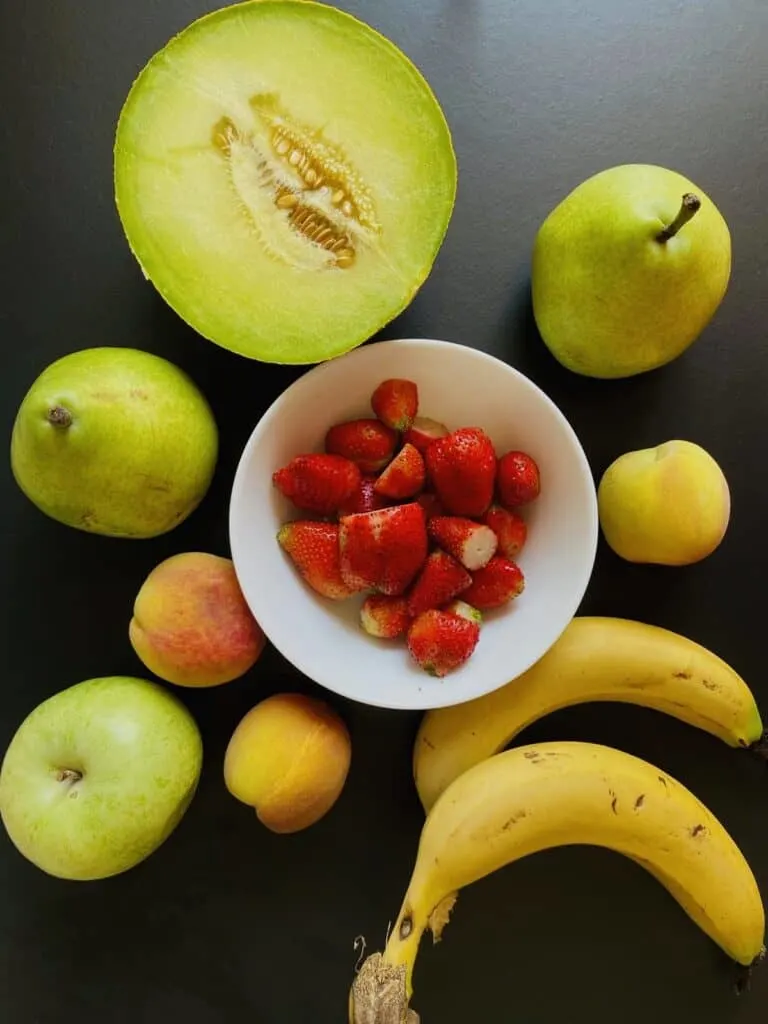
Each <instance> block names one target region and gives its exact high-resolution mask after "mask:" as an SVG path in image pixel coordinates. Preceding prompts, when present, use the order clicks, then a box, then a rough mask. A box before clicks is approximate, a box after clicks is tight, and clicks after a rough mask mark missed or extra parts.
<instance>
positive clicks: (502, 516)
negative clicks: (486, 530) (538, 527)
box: [483, 505, 528, 559]
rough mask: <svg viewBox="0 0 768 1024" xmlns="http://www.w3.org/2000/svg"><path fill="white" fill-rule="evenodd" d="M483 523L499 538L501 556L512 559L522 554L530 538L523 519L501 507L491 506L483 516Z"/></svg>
mask: <svg viewBox="0 0 768 1024" xmlns="http://www.w3.org/2000/svg"><path fill="white" fill-rule="evenodd" d="M483 522H484V523H485V524H486V526H490V528H491V529H492V530H493V532H494V533H495V534H496V536H497V537H498V538H499V553H500V554H502V555H504V557H505V558H511V559H514V558H515V557H516V556H517V555H519V554H520V552H521V551H522V550H523V547H524V546H525V541H526V538H527V536H528V527H527V526H526V524H525V520H524V519H523V518H521V517H520V516H519V515H518V514H517V513H516V512H510V511H509V509H506V508H502V507H501V505H491V507H490V508H489V509H488V511H487V512H486V513H485V515H484V516H483Z"/></svg>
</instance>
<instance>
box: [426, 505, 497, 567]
mask: <svg viewBox="0 0 768 1024" xmlns="http://www.w3.org/2000/svg"><path fill="white" fill-rule="evenodd" d="M427 529H428V531H429V535H430V537H431V538H432V540H434V541H435V542H436V543H437V544H439V545H440V547H441V548H442V549H443V551H447V552H448V554H450V555H453V557H454V558H456V559H457V560H458V561H459V562H461V564H462V565H463V566H464V568H465V569H469V570H470V572H474V571H475V569H482V568H483V566H484V565H488V563H489V562H490V560H491V559H492V558H493V556H494V555H495V554H496V547H497V545H498V540H497V538H496V534H495V533H494V532H493V530H492V529H491V528H490V527H489V526H485V525H483V524H482V523H475V522H473V521H472V520H471V519H465V518H464V516H435V517H434V518H432V519H430V520H429V522H428V524H427Z"/></svg>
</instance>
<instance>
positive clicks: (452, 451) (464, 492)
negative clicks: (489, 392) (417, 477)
mask: <svg viewBox="0 0 768 1024" xmlns="http://www.w3.org/2000/svg"><path fill="white" fill-rule="evenodd" d="M425 460H426V464H427V473H428V475H429V479H430V480H431V482H432V485H433V487H434V489H435V490H436V491H437V496H438V497H439V498H440V500H441V501H442V503H443V505H444V506H445V508H446V510H447V511H448V512H450V513H452V514H453V515H455V516H469V517H478V516H482V515H483V513H484V512H485V511H486V509H487V508H488V506H489V505H490V504H491V499H492V498H493V485H494V481H495V478H496V453H495V452H494V450H493V444H492V443H491V439H490V438H489V437H488V435H487V434H486V433H485V432H484V431H483V430H480V428H479V427H462V428H461V429H459V430H454V432H453V433H452V434H448V435H447V436H446V437H440V438H438V439H437V440H436V441H433V442H432V443H431V444H430V445H429V447H428V448H427V450H426V454H425Z"/></svg>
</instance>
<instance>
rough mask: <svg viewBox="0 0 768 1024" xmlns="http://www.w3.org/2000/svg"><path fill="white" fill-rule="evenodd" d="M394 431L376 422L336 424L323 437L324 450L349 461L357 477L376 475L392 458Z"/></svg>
mask: <svg viewBox="0 0 768 1024" xmlns="http://www.w3.org/2000/svg"><path fill="white" fill-rule="evenodd" d="M396 444H397V431H396V430H392V429H391V428H390V427H387V426H385V425H384V424H383V423H381V422H380V421H379V420H374V419H362V420H349V421H348V422H347V423H337V424H336V426H334V427H331V429H330V430H329V431H328V433H327V434H326V435H325V450H326V451H327V452H330V453H331V454H333V455H342V456H343V457H344V458H345V459H350V460H351V461H352V462H354V463H355V465H356V466H357V467H358V468H359V469H360V472H361V473H379V472H380V471H381V470H382V469H383V468H384V467H385V466H386V464H387V463H388V462H389V460H390V459H391V458H392V455H393V454H394V451H395V445H396Z"/></svg>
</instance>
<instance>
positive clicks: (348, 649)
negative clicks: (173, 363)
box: [230, 340, 598, 708]
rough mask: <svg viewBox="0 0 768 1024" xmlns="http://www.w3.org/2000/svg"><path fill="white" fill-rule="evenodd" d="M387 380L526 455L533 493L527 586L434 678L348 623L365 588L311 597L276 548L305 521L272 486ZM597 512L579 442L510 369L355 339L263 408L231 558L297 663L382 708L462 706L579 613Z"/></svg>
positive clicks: (447, 349) (464, 351) (448, 419)
mask: <svg viewBox="0 0 768 1024" xmlns="http://www.w3.org/2000/svg"><path fill="white" fill-rule="evenodd" d="M388 377H408V378H410V379H412V380H414V381H415V382H416V383H417V385H418V388H419V405H420V412H421V414H422V415H424V416H431V417H433V418H434V419H437V420H440V421H442V422H443V423H445V424H446V425H447V426H448V427H449V429H451V430H454V429H456V428H458V427H461V426H479V427H482V428H483V429H484V430H485V431H487V433H488V434H489V435H490V437H491V438H492V440H493V442H494V445H495V447H496V451H497V453H498V454H499V455H501V454H503V453H504V452H505V451H508V450H509V449H511V448H516V449H522V450H524V451H527V452H528V453H529V454H530V455H532V456H533V458H534V459H535V460H536V461H537V463H538V465H539V468H540V470H541V481H542V493H541V495H540V497H539V498H538V500H537V501H536V502H534V503H532V504H531V505H530V506H529V507H528V508H527V509H526V510H525V512H524V515H525V518H526V519H527V520H528V525H529V537H528V542H527V544H526V546H525V548H524V549H523V551H522V553H521V555H520V558H519V564H520V566H521V568H522V570H523V572H524V573H525V577H526V588H525V591H524V592H523V594H522V595H521V596H520V597H519V598H517V599H516V600H515V601H514V602H513V603H512V605H510V606H508V607H507V608H503V609H498V610H496V611H494V612H491V613H488V614H486V616H485V621H484V624H483V628H482V632H481V636H480V642H479V644H478V646H477V648H476V649H475V652H474V654H473V655H472V657H471V658H470V659H469V661H468V662H467V663H466V664H465V665H464V666H462V667H461V668H460V669H458V670H457V671H455V672H452V673H450V674H449V675H447V676H445V678H443V679H441V680H440V679H435V678H432V677H431V676H429V675H427V674H426V673H424V672H423V671H422V670H421V669H420V668H419V667H418V666H417V665H416V664H415V663H414V662H413V661H412V660H411V659H410V657H409V655H408V652H407V649H406V646H405V643H404V641H383V640H374V639H373V638H371V637H370V636H368V635H367V634H366V633H364V632H363V630H362V629H361V628H360V626H359V625H358V614H359V608H360V604H361V601H362V598H352V599H349V600H347V601H344V602H335V601H330V600H328V599H326V598H322V597H320V596H319V595H318V594H316V593H315V592H314V591H313V590H311V589H310V588H309V587H308V586H307V585H306V584H305V583H304V582H303V580H302V579H301V578H300V577H299V575H298V573H297V572H296V570H295V569H294V567H293V565H292V564H291V562H290V560H289V559H288V557H287V556H286V555H285V554H284V553H283V551H282V550H281V548H280V547H279V545H278V543H277V540H276V539H275V534H276V533H277V531H278V529H279V527H280V526H281V524H282V523H284V522H286V521H288V520H290V519H299V518H301V513H299V512H297V510H296V509H294V508H293V506H292V505H291V504H290V503H289V502H287V501H286V500H285V499H284V498H283V497H282V496H281V495H280V494H279V493H278V491H277V490H276V489H275V488H274V487H273V486H272V473H273V472H274V471H275V470H276V469H279V468H280V467H281V466H283V465H285V463H287V462H289V461H290V460H291V459H292V458H293V457H294V456H295V455H299V454H301V453H304V452H310V451H322V444H323V438H324V436H325V433H326V431H327V430H328V428H329V427H330V426H332V425H333V424H334V423H339V422H341V421H344V420H348V419H354V418H356V417H361V416H370V415H372V413H371V410H370V404H369V402H370V396H371V393H372V391H373V389H374V388H375V387H376V385H377V384H378V383H379V382H380V381H382V380H384V379H386V378H388ZM597 534H598V519H597V501H596V496H595V486H594V482H593V479H592V474H591V472H590V468H589V464H588V462H587V459H586V456H585V455H584V451H583V449H582V447H581V445H580V444H579V441H578V438H577V437H576V435H575V433H574V432H573V430H572V428H571V427H570V425H569V423H568V421H567V420H566V419H565V417H564V416H563V414H562V413H561V412H560V411H559V409H558V408H557V407H556V406H555V405H554V403H553V402H552V401H551V400H550V399H549V398H548V397H547V396H546V395H545V394H544V393H543V392H542V391H541V390H540V389H539V388H538V387H536V385H535V384H533V383H532V382H531V381H530V380H528V378H527V377H525V376H524V375H523V374H522V373H520V372H519V371H517V370H515V369H513V368H512V367H511V366H508V365H507V364H506V363H503V362H501V361H500V360H498V359H495V358H493V357H492V356H489V355H486V354H484V353H482V352H478V351H475V350H474V349H471V348H467V347H465V346H463V345H454V344H449V343H447V342H443V341H426V340H403V341H386V342H377V343H374V344H370V345H365V346H363V347H362V348H358V349H355V350H354V351H353V352H351V353H348V354H347V355H344V356H341V357H339V358H337V359H334V360H331V361H329V362H326V363H322V364H320V365H319V366H317V367H315V368H314V369H312V370H310V371H309V372H307V373H306V374H305V375H304V376H303V377H301V378H299V380H297V381H296V382H295V383H294V384H292V385H291V386H290V387H289V388H288V389H287V390H286V391H285V392H284V393H283V394H282V395H281V396H280V397H279V398H278V399H277V400H276V401H275V402H274V403H273V404H272V406H270V408H269V409H268V410H267V412H266V413H265V414H264V415H263V416H262V418H261V420H260V421H259V422H258V424H257V425H256V428H255V430H254V431H253V433H252V434H251V437H250V439H249V441H248V443H247V444H246V446H245V450H244V451H243V454H242V457H241V459H240V464H239V466H238V469H237V473H236V475H235V481H234V485H233V488H232V498H231V505H230V542H231V549H232V558H233V561H234V564H235V569H236V572H237V575H238V579H239V581H240V585H241V587H242V590H243V593H244V595H245V598H246V600H247V602H248V604H249V606H250V608H251V611H252V612H253V614H254V616H255V617H256V619H257V620H258V622H259V623H260V624H261V626H262V628H263V630H264V632H265V633H266V634H267V636H268V637H269V639H270V640H271V641H272V643H273V644H274V645H275V647H276V648H277V649H278V650H279V651H280V652H281V653H282V654H283V655H284V656H285V657H286V658H287V659H288V660H289V661H291V662H292V663H293V664H294V665H295V666H296V667H297V668H298V669H300V671H301V672H303V673H304V674H305V675H307V676H309V677H310V678H311V679H314V680H315V681H316V682H317V683H319V684H320V685H321V686H324V687H326V688H327V689H329V690H333V691H334V692H335V693H338V694H341V695H342V696H344V697H349V698H352V699H354V700H357V701H362V702H364V703H366V704H374V705H377V706H379V707H387V708H433V707H440V706H445V705H448V704H458V703H461V702H463V701H466V700H470V699H471V698H473V697H479V696H481V695H482V694H484V693H488V692H489V691H491V690H494V689H496V688H498V687H499V686H502V685H503V684H504V683H506V682H508V681H509V680H511V679H513V678H515V677H516V676H518V675H519V674H520V673H521V672H524V671H525V670H526V669H527V668H528V667H529V666H530V665H532V664H533V663H534V662H535V661H537V660H538V659H539V658H540V657H541V656H542V655H543V654H544V653H545V651H546V650H547V649H548V648H549V647H550V646H551V645H552V644H553V643H554V641H555V640H556V639H557V638H558V636H559V635H560V633H561V632H562V631H563V630H564V629H565V627H566V626H567V624H568V622H569V621H570V620H571V618H572V617H573V615H574V614H575V613H576V610H577V608H578V605H579V603H580V601H581V598H582V596H583V594H584V591H585V589H586V586H587V583H588V582H589V578H590V575H591V572H592V567H593V564H594V559H595V550H596V545H597Z"/></svg>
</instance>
